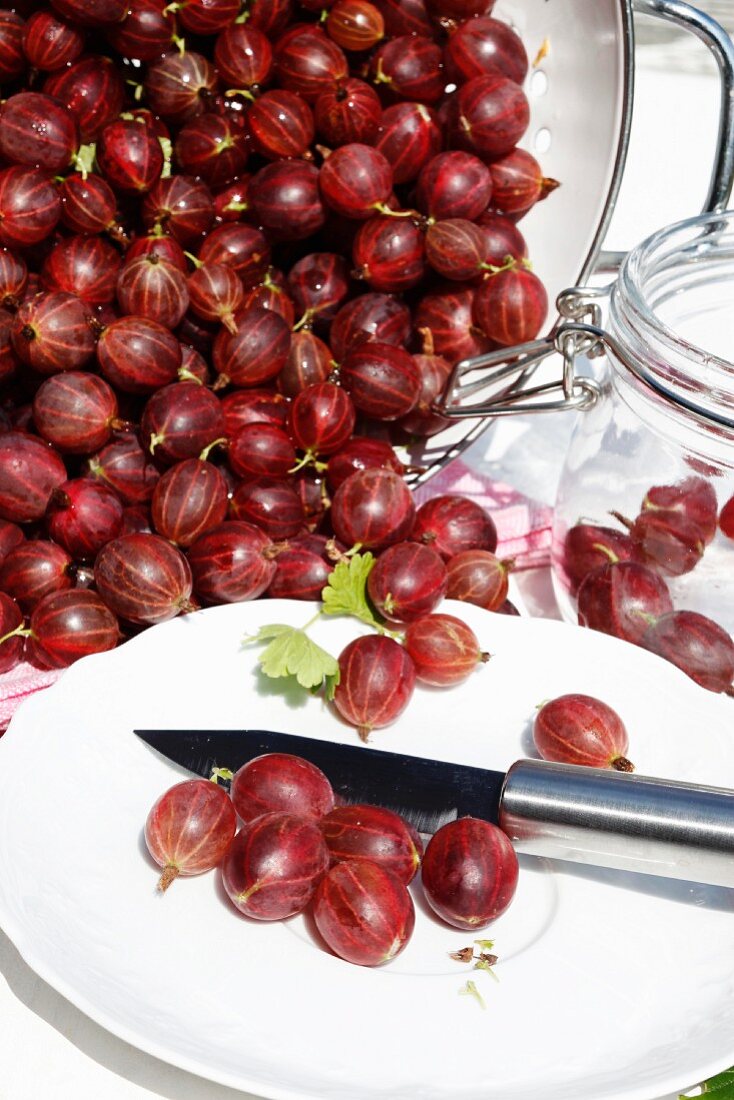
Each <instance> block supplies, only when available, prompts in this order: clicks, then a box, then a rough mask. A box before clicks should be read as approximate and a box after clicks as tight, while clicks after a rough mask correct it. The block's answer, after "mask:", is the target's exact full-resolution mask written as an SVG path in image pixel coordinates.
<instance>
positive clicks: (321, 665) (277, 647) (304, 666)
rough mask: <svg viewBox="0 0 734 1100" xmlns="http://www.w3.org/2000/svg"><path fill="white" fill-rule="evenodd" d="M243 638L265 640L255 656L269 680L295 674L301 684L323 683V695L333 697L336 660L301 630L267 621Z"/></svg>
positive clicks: (311, 685)
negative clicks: (268, 623) (261, 650)
mask: <svg viewBox="0 0 734 1100" xmlns="http://www.w3.org/2000/svg"><path fill="white" fill-rule="evenodd" d="M243 641H244V642H245V643H252V642H269V644H268V645H267V646H266V647H265V649H264V650H263V652H262V653H261V654H260V657H259V664H260V667H261V668H262V670H263V672H264V673H265V675H266V676H269V677H270V678H271V679H273V680H278V679H280V678H281V677H284V676H295V678H296V680H297V681H298V683H299V684H300V685H301V687H304V688H311V689H318V688H321V687H322V686H324V687H325V688H326V693H327V698H333V694H334V688H335V687H336V685H337V684H338V683H339V662H338V661H337V660H336V658H335V657H332V656H331V654H330V653H327V652H326V650H325V649H322V648H321V646H319V645H316V642H314V641H312V640H311V639H310V638H309V636H308V635H307V634H306V632H305V630H299V629H298V628H297V627H295V626H287V625H286V624H285V623H271V624H270V625H268V626H261V627H260V629H259V630H258V632H257V634H254V635H250V636H247V637H245V638H244V639H243ZM329 693H330V694H329Z"/></svg>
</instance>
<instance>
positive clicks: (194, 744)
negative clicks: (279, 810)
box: [135, 730, 734, 887]
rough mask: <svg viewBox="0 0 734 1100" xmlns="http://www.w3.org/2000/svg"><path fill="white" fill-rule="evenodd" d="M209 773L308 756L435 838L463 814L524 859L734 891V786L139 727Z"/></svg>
mask: <svg viewBox="0 0 734 1100" xmlns="http://www.w3.org/2000/svg"><path fill="white" fill-rule="evenodd" d="M135 733H136V734H137V735H138V737H140V738H141V739H142V740H143V741H145V742H146V744H148V745H150V746H151V747H152V748H154V749H156V751H158V752H160V753H162V754H163V755H164V756H166V757H167V758H168V759H169V760H172V761H173V762H174V763H176V764H179V765H181V766H182V767H184V768H186V769H188V770H189V771H192V772H195V773H196V774H197V775H201V776H205V777H206V778H208V777H209V776H210V775H211V773H212V771H213V769H214V768H229V769H230V770H231V771H237V769H238V768H240V767H242V765H243V764H246V763H247V762H248V761H249V760H253V759H254V758H255V757H256V756H260V755H262V754H263V753H269V752H285V753H291V754H293V755H295V756H302V757H304V758H305V759H306V760H310V761H311V763H313V764H316V765H317V767H319V768H321V770H322V771H323V772H324V773H325V775H326V776H327V777H328V778H329V780H330V782H331V785H332V787H333V788H334V791H335V792H336V793H337V795H339V796H341V797H342V798H344V799H345V800H346V801H348V802H369V803H374V804H376V805H380V806H386V807H388V808H389V809H392V810H395V811H396V812H397V813H399V814H401V816H402V817H404V818H405V819H406V820H407V821H409V822H410V823H411V824H412V825H414V826H415V827H416V828H417V829H418V830H419V831H420V832H423V833H433V832H435V831H436V830H437V829H438V828H440V826H441V825H443V824H445V823H446V822H448V821H451V820H453V819H455V818H457V817H464V816H467V815H469V816H472V817H481V818H483V819H484V820H486V821H492V822H494V823H496V824H498V825H499V826H500V828H502V829H503V830H504V831H505V832H506V833H507V835H508V836H509V837H510V840H511V841H512V843H513V844H514V846H515V849H516V850H517V851H518V852H521V853H528V854H530V855H536V856H546V857H549V858H552V859H561V860H570V861H572V862H574V863H585V864H591V865H593V866H597V867H611V868H615V869H617V870H624V871H638V872H642V873H644V874H650V875H658V876H663V877H666V878H676V879H685V880H690V881H692V882H702V883H708V884H710V885H714V886H726V887H734V791H731V790H726V789H724V788H720V787H703V786H692V785H689V784H686V783H679V782H674V781H672V780H664V779H653V778H651V777H648V776H642V775H637V774H628V773H625V772H617V771H613V770H609V769H606V768H586V767H581V766H579V765H576V764H553V763H549V762H548V761H544V760H518V761H517V763H515V764H513V765H512V767H511V768H510V769H509V771H508V772H507V773H506V774H504V773H503V772H497V771H489V770H486V769H484V768H476V767H468V766H467V765H464V764H452V763H448V762H446V761H440V760H426V759H423V758H422V757H417V756H405V755H402V754H400V753H394V752H384V751H383V750H381V749H380V750H377V749H368V748H366V747H365V746H362V745H342V744H338V743H337V742H334V741H320V740H317V739H315V738H310V737H299V736H296V735H294V734H288V733H275V732H273V731H270V730H135Z"/></svg>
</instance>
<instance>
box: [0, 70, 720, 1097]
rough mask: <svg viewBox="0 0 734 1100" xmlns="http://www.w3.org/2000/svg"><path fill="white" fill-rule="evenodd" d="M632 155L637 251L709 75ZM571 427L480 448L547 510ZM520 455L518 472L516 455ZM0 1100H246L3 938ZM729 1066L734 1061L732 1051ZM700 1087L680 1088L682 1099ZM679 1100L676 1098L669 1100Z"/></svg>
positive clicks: (556, 426)
mask: <svg viewBox="0 0 734 1100" xmlns="http://www.w3.org/2000/svg"><path fill="white" fill-rule="evenodd" d="M636 103H637V109H636V116H635V124H634V131H633V139H632V147H631V150H630V158H629V165H628V170H627V174H626V177H625V182H624V185H623V191H622V194H621V196H620V200H619V203H618V208H617V212H616V215H615V219H614V225H613V228H612V231H611V234H610V238H609V241H608V245H609V247H613V248H624V247H629V246H630V245H632V244H634V243H636V242H637V241H638V240H640V239H642V238H643V237H644V236H647V234H648V233H650V232H652V231H654V230H655V229H658V228H660V227H661V226H663V225H664V224H666V223H668V222H670V221H675V220H678V219H679V218H681V217H686V216H689V215H691V214H692V213H695V212H697V209H698V206H699V205H700V201H701V199H702V197H703V195H704V192H705V190H706V184H707V180H708V170H709V165H710V163H711V151H712V149H713V144H714V135H715V129H716V111H715V105H716V83H715V81H714V80H713V78H712V75H710V74H706V73H701V74H692V73H680V72H675V71H673V72H666V71H661V70H660V69H659V68H658V66H657V65H655V64H650V65H649V66H648V65H647V64H646V63H645V59H644V58H642V63H641V65H640V68H639V75H638V87H637V101H636ZM571 426H572V422H571V419H570V418H569V417H567V416H562V417H554V418H552V419H551V418H536V419H535V420H534V421H533V422H532V439H533V440H534V443H533V444H532V445H533V446H534V447H536V448H537V449H538V450H537V453H538V454H541V453H542V454H543V456H544V461H543V462H536V463H531V462H529V461H528V451H527V450H526V449H525V447H510V443H511V442H513V441H514V442H515V443H517V441H518V439H519V438H521V437H524V438H525V440H526V441H527V440H528V439H529V438H530V437H529V435H528V434H527V433H529V432H530V423H527V424H524V423H522V422H520V421H517V420H512V421H503V422H501V423H500V425H499V426H498V428H497V430H496V431H494V430H493V432H492V434H491V436H490V437H489V438H487V439H485V442H483V443H481V444H480V445H481V446H483V447H484V446H487V447H488V448H489V449H491V454H492V457H493V461H497V462H498V463H499V464H500V466H502V467H503V471H502V472H503V473H504V475H505V480H508V481H512V480H514V482H515V484H518V485H519V486H520V487H522V488H523V489H524V490H525V491H530V489H531V487H530V486H529V485H528V478H529V473H528V471H531V470H532V471H534V474H533V476H534V477H535V479H536V484H534V485H533V486H532V490H533V491H534V492H535V494H536V495H540V496H541V498H543V499H546V500H548V501H552V499H553V495H554V487H555V484H554V478H555V476H556V475H557V472H558V465H559V463H560V461H561V459H562V456H563V450H564V447H565V442H566V440H567V438H568V434H569V432H570V430H571ZM520 453H522V454H523V460H522V467H520V466H519V465H518V461H517V458H516V457H515V456H516V455H519V454H520ZM520 583H521V588H522V595H523V598H524V600H525V603H526V605H527V607H528V609H529V610H530V611H531V613H534V614H546V615H553V614H556V612H555V608H554V603H553V597H552V590H551V588H550V582H549V578H548V576H547V573H546V571H535V572H534V573H532V574H525V575H524V576H523V577H522V578H521V581H520ZM0 1021H2V1022H1V1023H0V1066H1V1067H2V1069H1V1070H0V1097H2V1098H3V1100H38V1098H39V1097H41V1096H44V1097H45V1096H47V1097H52V1098H53V1100H72V1098H73V1100H152V1098H154V1097H165V1098H167V1100H246V1094H244V1093H242V1092H237V1091H235V1090H232V1089H228V1088H224V1087H222V1086H219V1085H215V1084H212V1083H210V1082H207V1081H203V1080H201V1079H199V1078H197V1077H194V1076H192V1075H191V1074H188V1073H185V1072H183V1071H181V1070H178V1069H175V1068H174V1067H172V1066H169V1065H166V1064H165V1063H163V1062H160V1061H158V1060H157V1059H156V1058H153V1057H150V1056H149V1055H147V1054H143V1053H141V1052H140V1051H138V1050H137V1049H135V1048H134V1047H131V1046H129V1045H128V1044H127V1043H124V1042H122V1041H121V1040H119V1039H117V1038H115V1036H113V1035H111V1034H109V1033H108V1032H106V1031H105V1030H104V1029H103V1028H101V1027H99V1026H98V1025H97V1024H95V1023H93V1022H92V1021H91V1020H89V1019H88V1018H87V1017H86V1016H84V1015H83V1014H82V1013H81V1012H79V1011H78V1010H77V1009H76V1008H74V1007H73V1006H72V1005H70V1004H69V1002H67V1001H66V1000H65V999H64V998H63V997H61V996H60V995H59V994H57V993H56V992H55V991H54V990H53V989H51V988H50V987H49V986H48V985H46V983H45V982H43V981H41V980H40V979H39V978H38V977H37V976H36V975H35V974H34V973H33V971H32V970H31V969H30V968H29V967H28V966H26V965H25V963H24V962H23V960H22V959H21V957H20V955H19V954H18V952H17V951H16V950H15V948H14V947H13V945H12V944H11V943H10V941H9V940H8V939H7V937H6V936H5V935H4V934H3V933H2V932H0ZM732 1062H734V1051H732ZM691 1084H693V1082H690V1081H682V1082H681V1088H685V1087H687V1086H690V1085H691ZM665 1100H673V1098H665Z"/></svg>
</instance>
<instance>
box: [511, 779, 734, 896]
mask: <svg viewBox="0 0 734 1100" xmlns="http://www.w3.org/2000/svg"><path fill="white" fill-rule="evenodd" d="M499 824H500V827H501V828H502V829H503V830H504V831H505V832H506V833H507V834H508V836H509V837H510V839H511V840H512V842H513V844H514V846H515V849H516V850H517V851H518V852H526V853H528V854H530V855H536V856H547V857H549V858H552V859H562V860H570V861H572V862H573V863H586V864H590V865H593V866H597V867H613V868H616V869H617V870H623V871H640V872H642V873H643V874H648V875H662V876H665V877H666V878H677V879H688V880H690V881H692V882H703V883H708V884H710V885H714V886H731V887H734V791H730V790H724V789H723V788H719V787H700V786H697V787H694V786H689V785H687V784H685V783H677V782H672V781H668V780H663V779H650V778H648V777H647V776H644V775H636V774H632V775H629V774H626V773H623V772H616V771H611V770H607V769H603V768H584V767H579V766H578V765H571V764H551V763H548V762H547V761H544V760H519V761H518V762H517V763H516V764H513V765H512V767H511V768H510V770H509V771H508V773H507V777H506V779H505V784H504V788H503V792H502V796H501V799H500V811H499Z"/></svg>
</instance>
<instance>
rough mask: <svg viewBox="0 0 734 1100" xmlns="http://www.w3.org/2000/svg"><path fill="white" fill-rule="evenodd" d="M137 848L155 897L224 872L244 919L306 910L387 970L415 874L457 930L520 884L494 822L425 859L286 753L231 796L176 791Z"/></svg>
mask: <svg viewBox="0 0 734 1100" xmlns="http://www.w3.org/2000/svg"><path fill="white" fill-rule="evenodd" d="M238 818H239V820H240V822H241V827H240V829H239V831H237V821H238ZM145 839H146V843H147V846H148V850H149V852H150V854H151V856H152V857H153V859H154V860H155V862H156V863H157V864H158V865H159V867H161V868H162V874H161V877H160V879H159V883H158V886H159V889H161V890H165V889H167V888H168V886H169V885H170V884H171V882H173V881H174V879H175V878H176V877H178V875H196V874H201V873H202V872H204V871H209V870H211V869H212V868H214V867H220V869H221V879H222V883H223V886H224V889H225V891H226V893H227V895H228V897H229V899H230V901H231V902H232V904H233V905H234V906H235V908H236V909H237V910H238V911H239V912H240V913H242V914H243V915H244V916H246V917H250V918H253V919H255V920H263V921H265V920H267V921H272V920H283V919H285V918H287V917H291V916H294V915H295V914H296V913H301V912H303V911H304V910H305V909H306V908H310V911H311V914H312V916H313V920H314V924H315V926H316V929H317V930H318V933H319V935H320V937H321V939H322V940H323V941H324V943H325V945H326V946H327V947H328V948H329V949H330V950H331V951H332V952H333V953H334V954H336V955H338V956H339V957H340V958H342V959H345V960H346V961H347V962H352V963H357V964H359V965H362V966H378V965H380V964H382V963H386V962H389V961H390V960H391V959H393V958H395V956H396V955H398V954H399V952H401V951H402V950H403V948H404V947H405V946H406V944H407V943H408V940H409V939H410V937H411V934H412V932H413V928H414V925H415V906H414V903H413V898H412V896H411V893H410V891H409V890H408V885H409V884H410V883H411V882H412V881H413V880H414V878H415V876H416V874H417V872H418V870H419V869H420V870H421V881H422V888H423V894H424V896H425V898H426V900H427V901H428V903H429V905H430V907H431V908H432V909H433V911H434V912H435V913H436V914H437V915H438V916H439V917H441V918H442V919H443V920H444V921H445V922H446V923H447V924H450V925H452V926H453V927H455V928H464V929H468V930H475V929H480V928H483V927H485V926H486V925H487V924H489V922H490V921H492V920H494V919H496V918H497V917H499V916H500V915H501V914H502V913H503V912H504V911H505V910H506V909H507V907H508V906H509V904H510V902H511V901H512V899H513V897H514V895H515V890H516V887H517V878H518V861H517V856H516V855H515V851H514V849H513V847H512V845H511V843H510V841H509V839H508V838H507V836H506V835H505V833H503V832H502V831H501V830H500V829H498V828H497V827H496V826H495V825H491V824H490V823H488V822H486V821H481V820H479V819H478V818H472V817H464V818H459V819H458V820H456V821H451V822H449V823H448V824H446V825H444V826H442V827H441V828H440V829H439V830H438V832H436V833H435V834H434V836H433V837H431V839H430V841H429V842H428V844H427V846H426V848H425V851H424V846H423V841H422V839H421V837H420V835H419V834H418V833H417V832H416V831H415V829H413V827H412V826H411V825H409V824H408V823H407V822H406V821H404V820H403V818H402V817H400V816H399V815H398V814H396V813H394V812H393V811H392V810H388V809H385V808H384V807H381V806H371V805H362V804H344V803H339V802H338V801H337V800H336V798H335V795H334V791H333V789H332V787H331V784H330V783H329V780H328V779H327V778H326V776H325V775H324V774H323V772H322V771H321V770H320V769H319V768H317V767H316V766H315V765H314V764H311V763H310V762H309V761H307V760H304V759H302V758H301V757H297V756H291V755H288V754H285V753H269V754H267V755H265V756H259V757H257V758H256V759H254V760H251V761H250V762H249V763H248V764H245V765H243V767H241V768H240V769H239V771H238V772H236V773H235V775H234V778H233V779H232V783H231V788H230V791H229V792H227V790H225V788H224V787H221V786H218V785H217V784H216V783H213V782H211V781H210V780H207V779H192V780H186V781H184V782H183V783H177V784H176V785H175V786H174V787H171V788H170V789H169V790H167V791H166V792H165V793H164V794H163V795H161V797H160V798H159V799H158V800H157V802H156V803H155V804H154V806H153V807H152V809H151V810H150V813H149V814H148V818H147V821H146V824H145Z"/></svg>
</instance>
